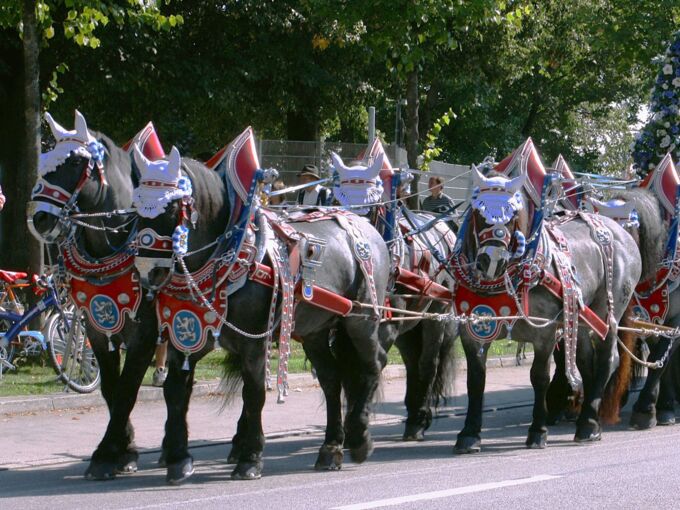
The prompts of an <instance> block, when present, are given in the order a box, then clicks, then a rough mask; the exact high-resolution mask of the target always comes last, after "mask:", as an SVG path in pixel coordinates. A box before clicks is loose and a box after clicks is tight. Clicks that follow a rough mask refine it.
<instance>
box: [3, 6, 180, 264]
mask: <svg viewBox="0 0 680 510" xmlns="http://www.w3.org/2000/svg"><path fill="white" fill-rule="evenodd" d="M131 20H135V21H138V22H139V23H142V24H145V25H147V26H152V27H153V28H155V29H160V28H169V27H171V26H173V25H175V24H177V23H178V22H179V21H181V19H178V18H176V17H175V16H172V15H171V16H165V15H163V14H161V12H160V10H159V7H158V4H157V3H156V2H137V1H135V0H127V1H123V2H121V1H116V2H114V1H103V0H98V1H95V0H89V1H88V0H52V1H37V0H21V1H19V0H5V1H4V2H3V3H2V4H1V5H0V50H1V51H0V55H1V56H0V111H2V112H3V114H4V116H3V117H4V118H3V123H2V127H0V137H1V138H2V140H3V143H2V144H0V171H1V172H2V178H3V184H4V187H5V189H6V190H7V193H8V200H7V205H6V206H5V209H6V211H5V213H4V214H3V218H2V219H3V221H2V226H3V239H4V241H5V246H10V245H13V244H14V243H20V244H21V245H22V246H25V247H26V249H24V250H12V249H5V250H2V253H1V254H0V260H1V263H2V265H3V266H4V267H14V268H22V269H30V270H31V271H37V270H38V269H39V267H38V266H39V260H40V251H39V247H38V244H37V243H36V242H34V241H33V238H32V236H31V235H30V234H29V233H28V230H27V228H26V223H25V217H26V203H27V202H28V199H29V197H30V191H31V188H32V186H33V184H34V182H35V178H36V170H37V162H38V155H39V147H40V145H39V140H40V121H39V119H40V112H41V94H40V93H41V87H40V70H39V68H40V66H39V62H40V50H41V47H43V48H44V47H48V46H59V45H61V44H64V42H68V44H72V43H71V41H72V42H74V43H75V44H76V45H78V46H81V47H89V48H97V47H98V46H99V45H100V39H99V38H98V37H97V35H96V33H97V30H98V29H99V28H100V27H102V26H105V25H107V24H108V23H109V22H111V21H113V22H114V23H116V24H124V23H126V22H129V21H131ZM62 69H63V68H62ZM49 75H50V76H52V73H49ZM48 81H49V82H51V83H52V85H53V86H54V84H55V81H54V78H52V79H51V80H48ZM43 90H44V89H43ZM52 94H54V90H52ZM47 95H48V96H49V93H48V94H47Z"/></svg>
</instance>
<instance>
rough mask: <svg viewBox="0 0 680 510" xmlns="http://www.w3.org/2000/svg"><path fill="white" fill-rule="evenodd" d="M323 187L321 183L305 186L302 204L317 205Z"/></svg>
mask: <svg viewBox="0 0 680 510" xmlns="http://www.w3.org/2000/svg"><path fill="white" fill-rule="evenodd" d="M321 188H322V186H321V184H317V185H316V186H314V187H313V188H305V189H304V191H303V192H302V205H316V200H317V199H318V198H319V193H320V192H321Z"/></svg>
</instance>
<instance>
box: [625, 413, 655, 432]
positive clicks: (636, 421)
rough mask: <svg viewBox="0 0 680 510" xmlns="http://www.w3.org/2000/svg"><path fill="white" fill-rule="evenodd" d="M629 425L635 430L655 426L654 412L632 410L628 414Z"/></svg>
mask: <svg viewBox="0 0 680 510" xmlns="http://www.w3.org/2000/svg"><path fill="white" fill-rule="evenodd" d="M630 426H631V427H632V428H634V429H635V430H647V429H651V428H654V427H656V413H655V412H651V413H641V412H639V411H633V414H631V415H630Z"/></svg>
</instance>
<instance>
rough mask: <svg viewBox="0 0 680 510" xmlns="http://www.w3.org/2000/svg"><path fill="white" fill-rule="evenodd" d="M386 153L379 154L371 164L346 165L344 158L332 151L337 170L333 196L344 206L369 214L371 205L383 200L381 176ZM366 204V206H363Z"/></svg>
mask: <svg viewBox="0 0 680 510" xmlns="http://www.w3.org/2000/svg"><path fill="white" fill-rule="evenodd" d="M383 157H384V155H383V154H382V153H381V154H378V156H376V157H375V158H374V159H373V163H372V164H370V165H364V164H362V163H360V162H359V163H357V164H354V165H351V166H347V165H345V163H344V162H343V161H342V158H341V157H340V156H338V155H337V154H336V153H335V152H331V160H332V161H333V168H334V170H335V173H336V174H337V175H336V178H335V179H334V181H335V182H334V187H333V196H334V198H335V199H336V200H337V201H338V202H339V203H340V205H342V206H343V207H352V209H353V212H355V213H357V214H368V213H369V212H370V206H372V205H374V204H377V203H379V202H381V200H382V195H383V185H382V180H381V179H380V177H379V175H378V174H379V173H380V170H381V169H382V166H383ZM362 206H365V207H362Z"/></svg>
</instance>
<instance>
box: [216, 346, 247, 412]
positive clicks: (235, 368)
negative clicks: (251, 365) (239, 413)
mask: <svg viewBox="0 0 680 510" xmlns="http://www.w3.org/2000/svg"><path fill="white" fill-rule="evenodd" d="M224 352H225V353H226V354H225V356H224V361H223V362H222V381H221V382H220V391H221V392H222V394H223V395H224V400H223V402H222V410H224V409H225V408H226V407H227V406H228V405H229V404H230V403H231V402H232V401H233V399H234V397H236V396H237V395H238V390H239V388H240V386H241V383H242V382H243V378H242V376H241V356H240V355H238V354H235V353H233V352H231V351H228V350H225V351H224Z"/></svg>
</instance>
